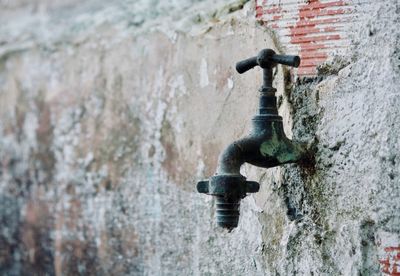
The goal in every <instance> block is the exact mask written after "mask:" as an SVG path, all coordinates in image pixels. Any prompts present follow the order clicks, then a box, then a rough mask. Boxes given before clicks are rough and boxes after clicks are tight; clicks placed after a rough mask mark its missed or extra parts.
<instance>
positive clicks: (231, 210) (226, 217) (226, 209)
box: [215, 196, 240, 230]
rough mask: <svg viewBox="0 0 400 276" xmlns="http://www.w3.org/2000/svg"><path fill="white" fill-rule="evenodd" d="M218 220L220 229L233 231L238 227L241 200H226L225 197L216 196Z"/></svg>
mask: <svg viewBox="0 0 400 276" xmlns="http://www.w3.org/2000/svg"><path fill="white" fill-rule="evenodd" d="M215 199H216V202H215V203H216V207H217V208H216V218H217V224H218V226H220V227H223V228H227V229H229V230H231V229H232V228H235V227H237V226H238V222H239V206H240V200H238V199H236V200H235V199H226V198H225V197H223V196H215Z"/></svg>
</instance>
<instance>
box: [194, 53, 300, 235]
mask: <svg viewBox="0 0 400 276" xmlns="http://www.w3.org/2000/svg"><path fill="white" fill-rule="evenodd" d="M277 63H281V64H286V65H291V66H295V67H297V66H298V65H299V64H300V58H299V57H298V56H281V55H276V54H275V52H274V51H273V50H271V49H264V50H262V51H261V52H260V53H259V54H258V56H257V57H253V58H250V59H247V60H244V61H241V62H239V63H237V65H236V70H237V71H238V72H239V73H244V72H246V71H247V70H249V69H251V68H253V67H255V66H256V65H259V66H260V67H261V68H263V85H262V87H261V88H260V89H259V92H260V100H259V111H258V114H257V115H256V116H255V117H254V118H253V120H252V121H253V129H252V131H251V133H250V135H248V136H247V137H244V138H242V139H240V140H237V141H235V142H233V143H231V144H230V145H229V146H227V147H226V148H225V150H224V151H223V152H222V153H221V154H220V156H219V159H218V167H217V170H216V174H215V175H214V176H212V177H211V178H210V179H209V180H205V181H200V182H198V184H197V190H198V192H200V193H205V194H209V195H212V196H214V197H215V198H216V206H217V209H216V216H217V224H218V225H219V226H221V227H224V228H227V229H229V230H231V229H232V228H235V227H237V225H238V221H239V205H240V200H241V199H242V198H244V197H245V196H246V194H247V193H255V192H258V190H259V183H257V182H254V181H246V178H245V177H244V176H243V175H241V174H240V167H241V166H242V165H243V164H244V163H246V162H247V163H249V164H252V165H254V166H257V167H262V168H271V167H275V166H280V165H283V164H286V163H295V162H298V161H300V160H301V159H302V158H303V157H304V156H305V154H306V149H305V145H304V144H301V143H298V142H294V141H291V140H289V139H288V138H287V137H286V135H285V132H284V130H283V123H282V117H281V116H279V115H278V110H277V106H276V102H277V101H276V96H275V92H276V89H275V88H273V87H272V68H273V67H274V66H276V64H277Z"/></svg>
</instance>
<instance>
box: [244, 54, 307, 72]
mask: <svg viewBox="0 0 400 276" xmlns="http://www.w3.org/2000/svg"><path fill="white" fill-rule="evenodd" d="M277 63H279V64H284V65H288V66H292V67H299V65H300V57H299V56H290V55H277V54H276V53H275V51H274V50H272V49H264V50H261V51H260V53H258V55H257V56H255V57H251V58H248V59H245V60H242V61H239V62H238V63H236V71H237V72H238V73H239V74H243V73H244V72H246V71H248V70H250V69H253V68H254V67H255V66H257V65H258V66H260V67H261V68H263V69H271V68H272V67H274V66H276V64H277Z"/></svg>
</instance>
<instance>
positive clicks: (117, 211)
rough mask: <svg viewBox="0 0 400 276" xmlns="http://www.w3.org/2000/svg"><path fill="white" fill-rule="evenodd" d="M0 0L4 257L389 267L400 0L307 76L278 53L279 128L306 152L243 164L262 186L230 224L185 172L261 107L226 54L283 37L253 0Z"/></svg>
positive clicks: (396, 176)
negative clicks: (275, 164)
mask: <svg viewBox="0 0 400 276" xmlns="http://www.w3.org/2000/svg"><path fill="white" fill-rule="evenodd" d="M3 2H4V1H3ZM3 2H0V7H2V10H1V12H0V21H1V24H0V26H1V27H0V160H1V166H0V221H1V231H0V272H1V274H10V275H20V274H31V273H32V272H34V273H35V274H37V275H43V274H44V273H48V274H65V275H75V274H100V275H102V274H103V275H108V274H114V275H115V274H121V275H124V274H131V275H358V274H361V275H379V274H380V273H382V271H383V272H385V271H386V272H389V273H394V272H393V271H394V269H396V264H395V261H396V260H397V261H398V259H399V257H398V255H397V254H399V251H400V248H399V246H400V237H399V235H400V219H399V216H400V212H399V210H400V191H399V182H400V165H399V164H400V156H399V150H400V144H399V142H400V141H399V134H400V119H399V118H400V102H399V96H400V95H399V94H400V92H399V87H400V79H399V77H400V76H399V75H400V64H399V54H400V49H399V37H400V32H399V30H398V27H397V26H398V24H399V6H398V3H397V1H389V0H387V1H383V2H382V3H376V4H375V5H376V10H375V11H374V12H373V13H369V14H368V16H367V17H365V18H363V19H362V20H360V21H359V22H357V23H354V28H353V31H352V33H351V34H350V35H351V36H352V37H353V47H352V48H351V51H349V53H348V54H347V55H346V56H342V57H340V58H339V57H336V58H334V59H332V60H331V61H329V62H327V63H326V64H325V65H324V66H323V67H321V68H320V74H319V76H318V77H316V78H310V79H304V80H300V81H297V82H296V83H295V85H291V84H290V83H291V81H293V80H291V79H290V78H291V77H290V74H289V73H288V72H286V71H284V68H281V67H279V68H278V71H277V74H276V81H275V84H276V86H277V88H278V95H279V96H280V99H281V100H280V113H281V115H282V116H283V117H284V122H285V131H286V132H287V134H288V136H290V137H292V136H293V137H294V138H295V139H298V140H301V141H304V142H309V143H313V145H314V148H315V164H304V165H286V166H283V167H281V168H273V169H269V170H264V169H259V168H255V167H253V166H248V165H245V166H244V168H243V173H244V174H245V175H246V176H247V177H248V178H249V179H251V180H256V181H260V183H261V185H262V187H261V190H260V192H259V193H257V194H255V195H253V196H249V197H247V198H246V199H245V200H243V201H242V204H241V218H240V223H239V224H240V225H239V227H238V228H237V229H235V230H234V231H233V232H231V233H227V232H225V231H223V230H221V229H218V228H217V227H216V225H215V223H214V210H215V209H214V207H213V204H212V203H213V202H212V200H211V198H210V197H208V196H203V195H199V194H197V193H196V192H195V191H194V190H195V183H196V181H197V180H199V179H202V178H204V177H208V176H210V175H212V174H213V173H214V171H215V166H216V160H217V156H218V154H219V152H220V151H221V150H222V149H223V148H224V146H225V145H227V144H228V143H230V142H232V141H233V140H235V139H237V138H238V137H240V136H243V135H245V134H246V133H247V132H248V131H249V128H250V119H251V117H252V116H253V114H254V112H255V110H256V105H257V88H258V86H259V83H260V73H259V71H258V70H252V71H250V72H248V73H247V74H245V75H240V76H239V75H238V74H237V73H235V71H234V69H233V65H234V63H235V62H236V61H238V60H240V59H242V58H246V57H248V56H249V55H253V54H255V53H257V52H258V50H260V49H262V48H266V47H269V48H274V49H276V50H277V51H279V50H282V49H281V48H279V47H280V46H278V45H280V43H279V36H277V35H274V33H273V32H271V30H269V29H268V28H267V27H265V26H258V24H257V23H256V22H255V7H254V3H253V2H248V3H246V4H244V6H243V3H242V2H241V1H239V2H233V3H232V4H226V3H222V2H223V1H221V2H213V1H203V2H201V1H199V2H197V1H190V0H187V1H176V2H169V1H168V4H167V3H166V2H164V1H159V2H157V1H153V2H152V3H151V5H150V4H148V3H146V1H134V2H135V3H131V2H130V1H122V2H119V3H118V4H116V3H114V4H110V3H108V1H87V2H85V3H84V4H81V3H79V4H77V3H78V2H77V1H72V0H71V1H66V0H65V1H55V2H53V1H35V2H31V1H15V2H12V3H11V2H9V1H5V2H4V3H3ZM162 2H163V3H162ZM397 267H398V263H397Z"/></svg>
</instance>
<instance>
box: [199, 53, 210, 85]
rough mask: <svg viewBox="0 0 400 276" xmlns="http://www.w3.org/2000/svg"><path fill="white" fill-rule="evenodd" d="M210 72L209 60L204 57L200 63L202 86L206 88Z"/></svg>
mask: <svg viewBox="0 0 400 276" xmlns="http://www.w3.org/2000/svg"><path fill="white" fill-rule="evenodd" d="M209 83H210V82H209V80H208V72H207V62H206V60H205V59H204V58H203V59H202V60H201V63H200V87H201V88H204V87H206V86H207V85H208V84H209Z"/></svg>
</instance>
